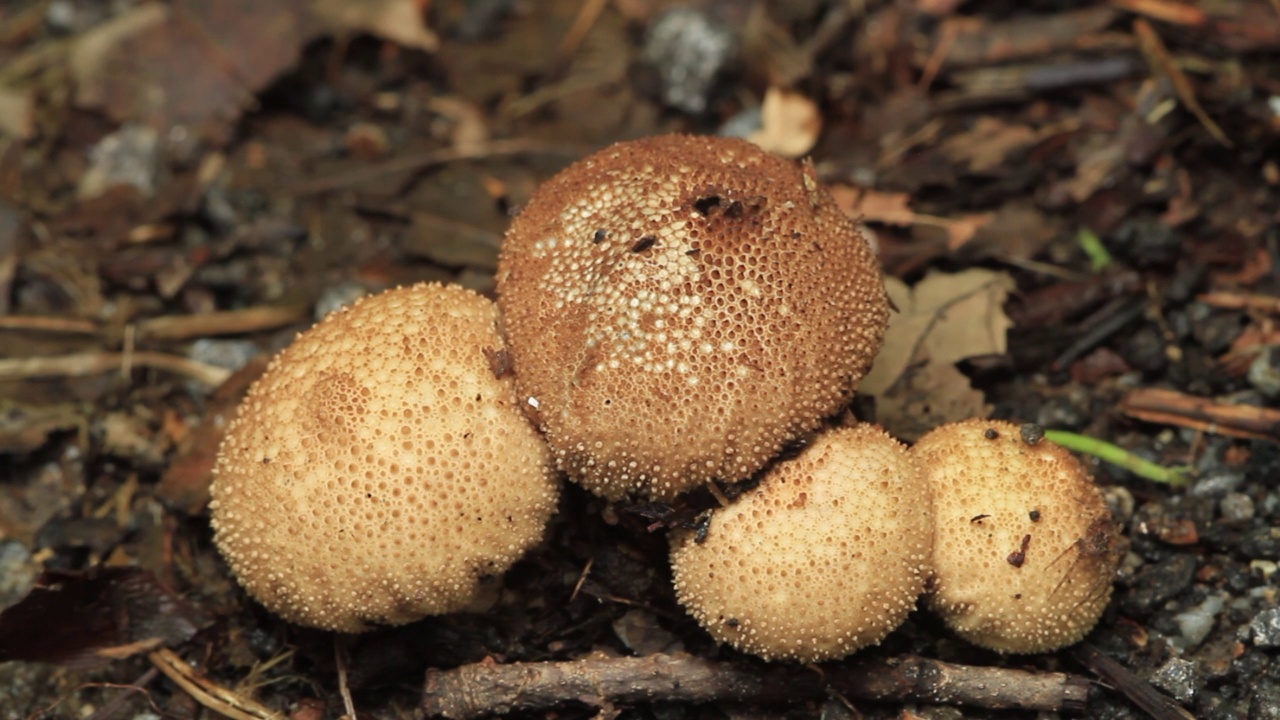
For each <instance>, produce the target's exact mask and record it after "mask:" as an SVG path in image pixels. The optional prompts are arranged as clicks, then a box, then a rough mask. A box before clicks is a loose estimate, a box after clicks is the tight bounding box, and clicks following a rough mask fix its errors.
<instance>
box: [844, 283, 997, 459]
mask: <svg viewBox="0 0 1280 720" xmlns="http://www.w3.org/2000/svg"><path fill="white" fill-rule="evenodd" d="M885 285H886V288H887V289H888V291H889V297H890V298H892V299H893V302H894V304H895V305H896V306H897V307H898V309H899V312H898V313H897V314H896V315H894V316H893V317H892V318H891V319H890V321H889V329H888V331H887V332H886V333H885V339H884V344H883V345H882V346H881V349H880V354H879V355H878V356H877V357H876V362H875V365H874V366H873V367H872V368H871V372H870V373H868V374H867V376H866V377H865V378H863V379H862V382H861V383H860V384H859V387H858V389H859V391H861V392H864V393H867V394H871V395H875V396H877V398H878V402H877V415H878V418H877V419H879V420H880V422H881V423H882V424H884V425H885V427H886V428H888V429H889V430H890V432H893V433H895V434H896V435H898V436H899V437H904V438H910V437H913V436H914V434H915V433H916V431H918V430H919V429H920V428H924V429H926V430H927V429H928V427H932V425H930V424H929V423H932V424H933V425H936V424H939V423H938V420H939V418H941V422H949V421H951V420H959V419H962V418H965V417H970V416H973V415H976V414H981V412H982V411H983V408H984V406H983V403H982V394H981V393H979V392H977V391H975V390H973V389H972V388H971V387H970V386H969V381H968V380H967V379H966V378H965V377H964V376H963V375H962V374H961V373H960V372H959V371H958V370H956V368H955V363H957V362H959V361H960V360H964V359H966V358H970V357H976V356H980V355H999V354H1003V353H1004V352H1006V350H1007V345H1006V338H1005V333H1006V331H1007V330H1008V329H1009V328H1010V327H1012V326H1013V323H1012V321H1010V320H1009V317H1008V316H1007V315H1005V313H1004V310H1003V306H1004V302H1005V298H1006V297H1007V295H1008V293H1009V291H1010V290H1012V289H1013V287H1014V283H1013V279H1012V278H1010V277H1009V275H1008V274H1006V273H1000V272H994V271H991V270H984V269H971V270H965V271H964V272H960V273H955V274H945V273H932V274H930V275H928V276H926V277H925V279H924V280H921V281H920V282H919V283H917V284H916V286H915V288H910V287H908V286H907V285H906V284H905V283H903V282H902V281H901V280H898V279H896V278H887V279H886V281H885ZM912 418H915V419H914V420H912ZM925 419H927V420H928V422H924V420H925ZM908 421H910V422H908Z"/></svg>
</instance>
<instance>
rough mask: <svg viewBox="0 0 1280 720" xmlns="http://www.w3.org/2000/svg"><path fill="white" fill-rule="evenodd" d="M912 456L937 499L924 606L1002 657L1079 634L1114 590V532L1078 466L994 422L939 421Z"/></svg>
mask: <svg viewBox="0 0 1280 720" xmlns="http://www.w3.org/2000/svg"><path fill="white" fill-rule="evenodd" d="M1031 427H1032V428H1034V426H1031ZM1032 441H1035V442H1032ZM912 454H913V455H914V456H915V457H916V460H917V463H918V464H919V465H920V468H921V470H922V471H923V472H924V475H925V477H926V478H927V480H928V482H929V484H930V487H931V488H932V491H933V497H934V512H935V516H936V519H935V525H934V545H933V568H934V580H933V588H932V590H931V593H930V594H929V595H928V605H929V607H930V609H932V610H933V611H934V612H936V613H937V614H939V615H940V616H941V617H942V618H943V620H944V621H945V622H946V623H947V625H948V626H949V627H951V628H952V629H953V630H954V631H955V632H956V634H958V635H960V636H961V637H963V638H965V639H966V640H968V641H970V642H972V643H974V644H976V645H981V646H983V647H987V648H990V649H992V650H997V651H1000V652H1008V653H1033V652H1046V651H1049V650H1055V649H1057V648H1060V647H1064V646H1067V645H1071V644H1072V643H1075V642H1077V641H1079V640H1080V639H1081V638H1083V637H1084V636H1085V634H1086V633H1088V632H1089V630H1090V629H1092V628H1093V626H1094V624H1095V623H1096V622H1097V621H1098V617H1099V616H1100V615H1101V614H1102V611H1103V609H1104V608H1105V607H1106V605H1107V600H1108V599H1109V598H1110V597H1111V587H1112V580H1113V578H1114V576H1115V572H1116V568H1117V565H1118V563H1119V560H1120V553H1119V552H1118V550H1117V548H1118V546H1119V529H1118V528H1117V527H1116V526H1115V524H1114V523H1113V522H1112V519H1111V513H1110V511H1109V510H1108V509H1107V505H1106V503H1105V502H1104V500H1103V498H1102V493H1101V492H1100V490H1099V489H1098V487H1097V486H1096V485H1094V482H1093V479H1092V478H1091V477H1090V476H1089V473H1088V472H1087V471H1086V470H1085V469H1084V467H1083V466H1081V464H1080V463H1079V461H1077V460H1076V459H1075V457H1074V456H1072V455H1071V453H1069V452H1068V451H1067V450H1065V449H1064V448H1062V447H1061V446H1059V445H1057V444H1055V443H1052V442H1050V441H1048V440H1041V439H1038V437H1037V436H1036V435H1034V433H1033V434H1030V435H1028V437H1024V436H1023V428H1021V427H1019V426H1018V425H1015V424H1013V423H1010V422H1003V421H999V420H964V421H961V422H957V423H952V424H949V425H944V426H942V427H940V428H937V429H936V430H933V431H931V432H929V433H928V434H926V435H925V436H924V437H922V438H920V440H919V442H917V443H916V445H915V446H914V447H913V448H912Z"/></svg>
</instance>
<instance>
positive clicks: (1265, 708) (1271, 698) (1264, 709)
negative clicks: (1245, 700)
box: [1249, 680, 1280, 720]
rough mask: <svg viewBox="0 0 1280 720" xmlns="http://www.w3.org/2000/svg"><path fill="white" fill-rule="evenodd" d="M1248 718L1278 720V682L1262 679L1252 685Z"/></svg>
mask: <svg viewBox="0 0 1280 720" xmlns="http://www.w3.org/2000/svg"><path fill="white" fill-rule="evenodd" d="M1249 720H1280V683H1277V682H1273V681H1269V680H1264V681H1262V682H1260V683H1258V684H1257V685H1255V686H1254V687H1253V694H1252V695H1251V696H1250V698H1249Z"/></svg>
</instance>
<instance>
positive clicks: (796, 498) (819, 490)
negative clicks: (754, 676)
mask: <svg viewBox="0 0 1280 720" xmlns="http://www.w3.org/2000/svg"><path fill="white" fill-rule="evenodd" d="M931 541H932V511H931V505H930V503H929V498H928V492H927V488H926V486H925V484H924V479H923V478H922V477H921V476H920V474H919V472H918V470H917V469H916V467H915V465H914V463H913V461H912V459H911V457H910V456H909V455H908V454H907V451H906V448H905V447H903V446H902V445H901V444H900V443H898V441H896V440H894V439H893V438H891V437H889V436H888V435H887V434H885V432H884V431H883V430H881V429H880V428H877V427H874V426H871V425H859V426H856V427H852V428H842V429H837V430H832V431H829V432H826V433H823V434H822V435H820V436H818V439H817V440H815V441H814V443H813V444H812V445H810V446H809V447H808V448H806V449H805V450H804V451H803V452H802V453H801V454H800V455H799V457H797V458H795V459H793V460H789V461H785V462H781V463H779V464H778V465H777V466H776V467H774V468H773V469H771V470H770V471H769V472H768V473H766V474H765V476H764V478H763V479H762V480H761V482H760V485H759V486H758V487H757V488H756V489H755V490H751V491H749V492H747V493H746V494H745V495H743V496H742V497H740V498H738V499H737V500H736V501H735V502H734V503H733V504H732V505H730V506H729V507H727V508H725V509H722V510H718V511H716V512H715V514H714V515H713V516H712V518H711V525H710V527H709V528H708V530H707V532H706V536H705V539H703V540H702V541H701V542H700V541H699V536H698V534H697V533H695V532H680V533H679V534H678V535H677V536H676V537H674V538H673V543H672V550H671V567H672V571H673V574H674V579H675V586H676V593H677V596H678V597H679V599H680V602H681V603H682V604H683V605H684V606H685V608H686V609H688V611H689V613H690V614H691V615H693V617H694V618H696V619H697V620H698V622H699V624H701V625H702V627H704V628H706V630H707V632H709V633H710V634H711V636H712V637H714V638H715V639H716V640H719V641H721V642H727V643H729V644H731V645H733V646H734V647H736V648H738V649H740V650H744V651H746V652H750V653H754V654H756V655H759V656H760V657H763V658H765V659H768V660H795V661H800V662H811V661H816V660H826V659H831V658H838V657H842V656H844V655H848V654H849V653H851V652H853V651H855V650H857V649H859V648H862V647H865V646H867V645H873V644H875V643H878V642H880V640H882V639H883V638H884V637H885V636H886V635H888V634H889V633H890V632H891V631H892V630H893V629H894V628H896V627H898V625H900V624H901V623H902V621H903V620H905V619H906V617H907V615H908V613H910V612H911V610H912V609H913V608H914V607H915V604H916V599H917V597H919V595H920V593H921V592H922V591H923V589H924V584H925V579H926V577H927V576H928V563H929V552H930V544H931Z"/></svg>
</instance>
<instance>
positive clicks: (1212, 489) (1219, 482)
mask: <svg viewBox="0 0 1280 720" xmlns="http://www.w3.org/2000/svg"><path fill="white" fill-rule="evenodd" d="M1243 482H1244V474H1243V473H1238V472H1215V473H1212V474H1209V475H1205V476H1204V477H1202V478H1200V479H1199V480H1198V481H1196V484H1195V485H1193V486H1192V487H1191V494H1192V495H1195V496H1198V497H1220V496H1222V495H1225V494H1227V493H1229V492H1231V491H1233V490H1235V489H1237V488H1239V487H1240V485H1241V483H1243Z"/></svg>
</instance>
